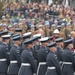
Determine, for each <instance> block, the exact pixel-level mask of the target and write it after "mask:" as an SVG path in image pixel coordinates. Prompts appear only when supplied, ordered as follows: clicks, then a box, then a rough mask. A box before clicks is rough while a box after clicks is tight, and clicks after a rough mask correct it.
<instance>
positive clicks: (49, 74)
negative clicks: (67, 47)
mask: <svg viewBox="0 0 75 75" xmlns="http://www.w3.org/2000/svg"><path fill="white" fill-rule="evenodd" d="M55 45H56V43H55V42H53V43H51V44H49V45H48V47H53V46H54V47H55ZM47 65H48V67H47V71H46V74H45V75H61V68H60V65H59V62H58V58H57V56H56V54H55V53H54V52H52V51H50V52H49V54H48V56H47Z"/></svg>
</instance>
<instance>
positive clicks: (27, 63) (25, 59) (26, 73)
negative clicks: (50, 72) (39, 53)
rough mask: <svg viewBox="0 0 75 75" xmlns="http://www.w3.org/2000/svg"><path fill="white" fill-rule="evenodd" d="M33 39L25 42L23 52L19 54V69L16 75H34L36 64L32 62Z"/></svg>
mask: <svg viewBox="0 0 75 75" xmlns="http://www.w3.org/2000/svg"><path fill="white" fill-rule="evenodd" d="M33 41H34V40H33V38H30V39H29V40H27V41H25V42H24V44H25V46H26V48H25V50H24V51H23V52H22V54H21V67H20V70H19V74H18V75H36V72H37V64H36V62H35V60H34V57H33V53H32V51H31V50H32V48H33Z"/></svg>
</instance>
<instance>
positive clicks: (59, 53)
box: [56, 47, 63, 64]
mask: <svg viewBox="0 0 75 75" xmlns="http://www.w3.org/2000/svg"><path fill="white" fill-rule="evenodd" d="M62 52H63V49H62V48H61V47H57V51H56V55H57V58H58V61H59V63H60V64H62V56H61V55H62Z"/></svg>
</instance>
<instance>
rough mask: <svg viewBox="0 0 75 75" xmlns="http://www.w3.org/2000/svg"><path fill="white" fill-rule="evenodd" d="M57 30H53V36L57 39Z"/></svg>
mask: <svg viewBox="0 0 75 75" xmlns="http://www.w3.org/2000/svg"><path fill="white" fill-rule="evenodd" d="M59 33H60V32H59V30H58V29H55V30H54V32H53V36H54V37H55V38H58V37H59Z"/></svg>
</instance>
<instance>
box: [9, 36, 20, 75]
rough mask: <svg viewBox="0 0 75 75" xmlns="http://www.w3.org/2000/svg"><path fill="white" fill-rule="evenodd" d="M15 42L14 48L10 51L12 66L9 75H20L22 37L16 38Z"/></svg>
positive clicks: (14, 38)
mask: <svg viewBox="0 0 75 75" xmlns="http://www.w3.org/2000/svg"><path fill="white" fill-rule="evenodd" d="M12 39H13V41H14V45H13V46H12V48H11V50H10V65H9V68H8V74H9V75H18V71H19V68H20V64H21V60H20V55H21V53H20V52H21V50H20V46H19V45H20V44H21V37H20V36H15V37H13V38H12Z"/></svg>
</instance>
